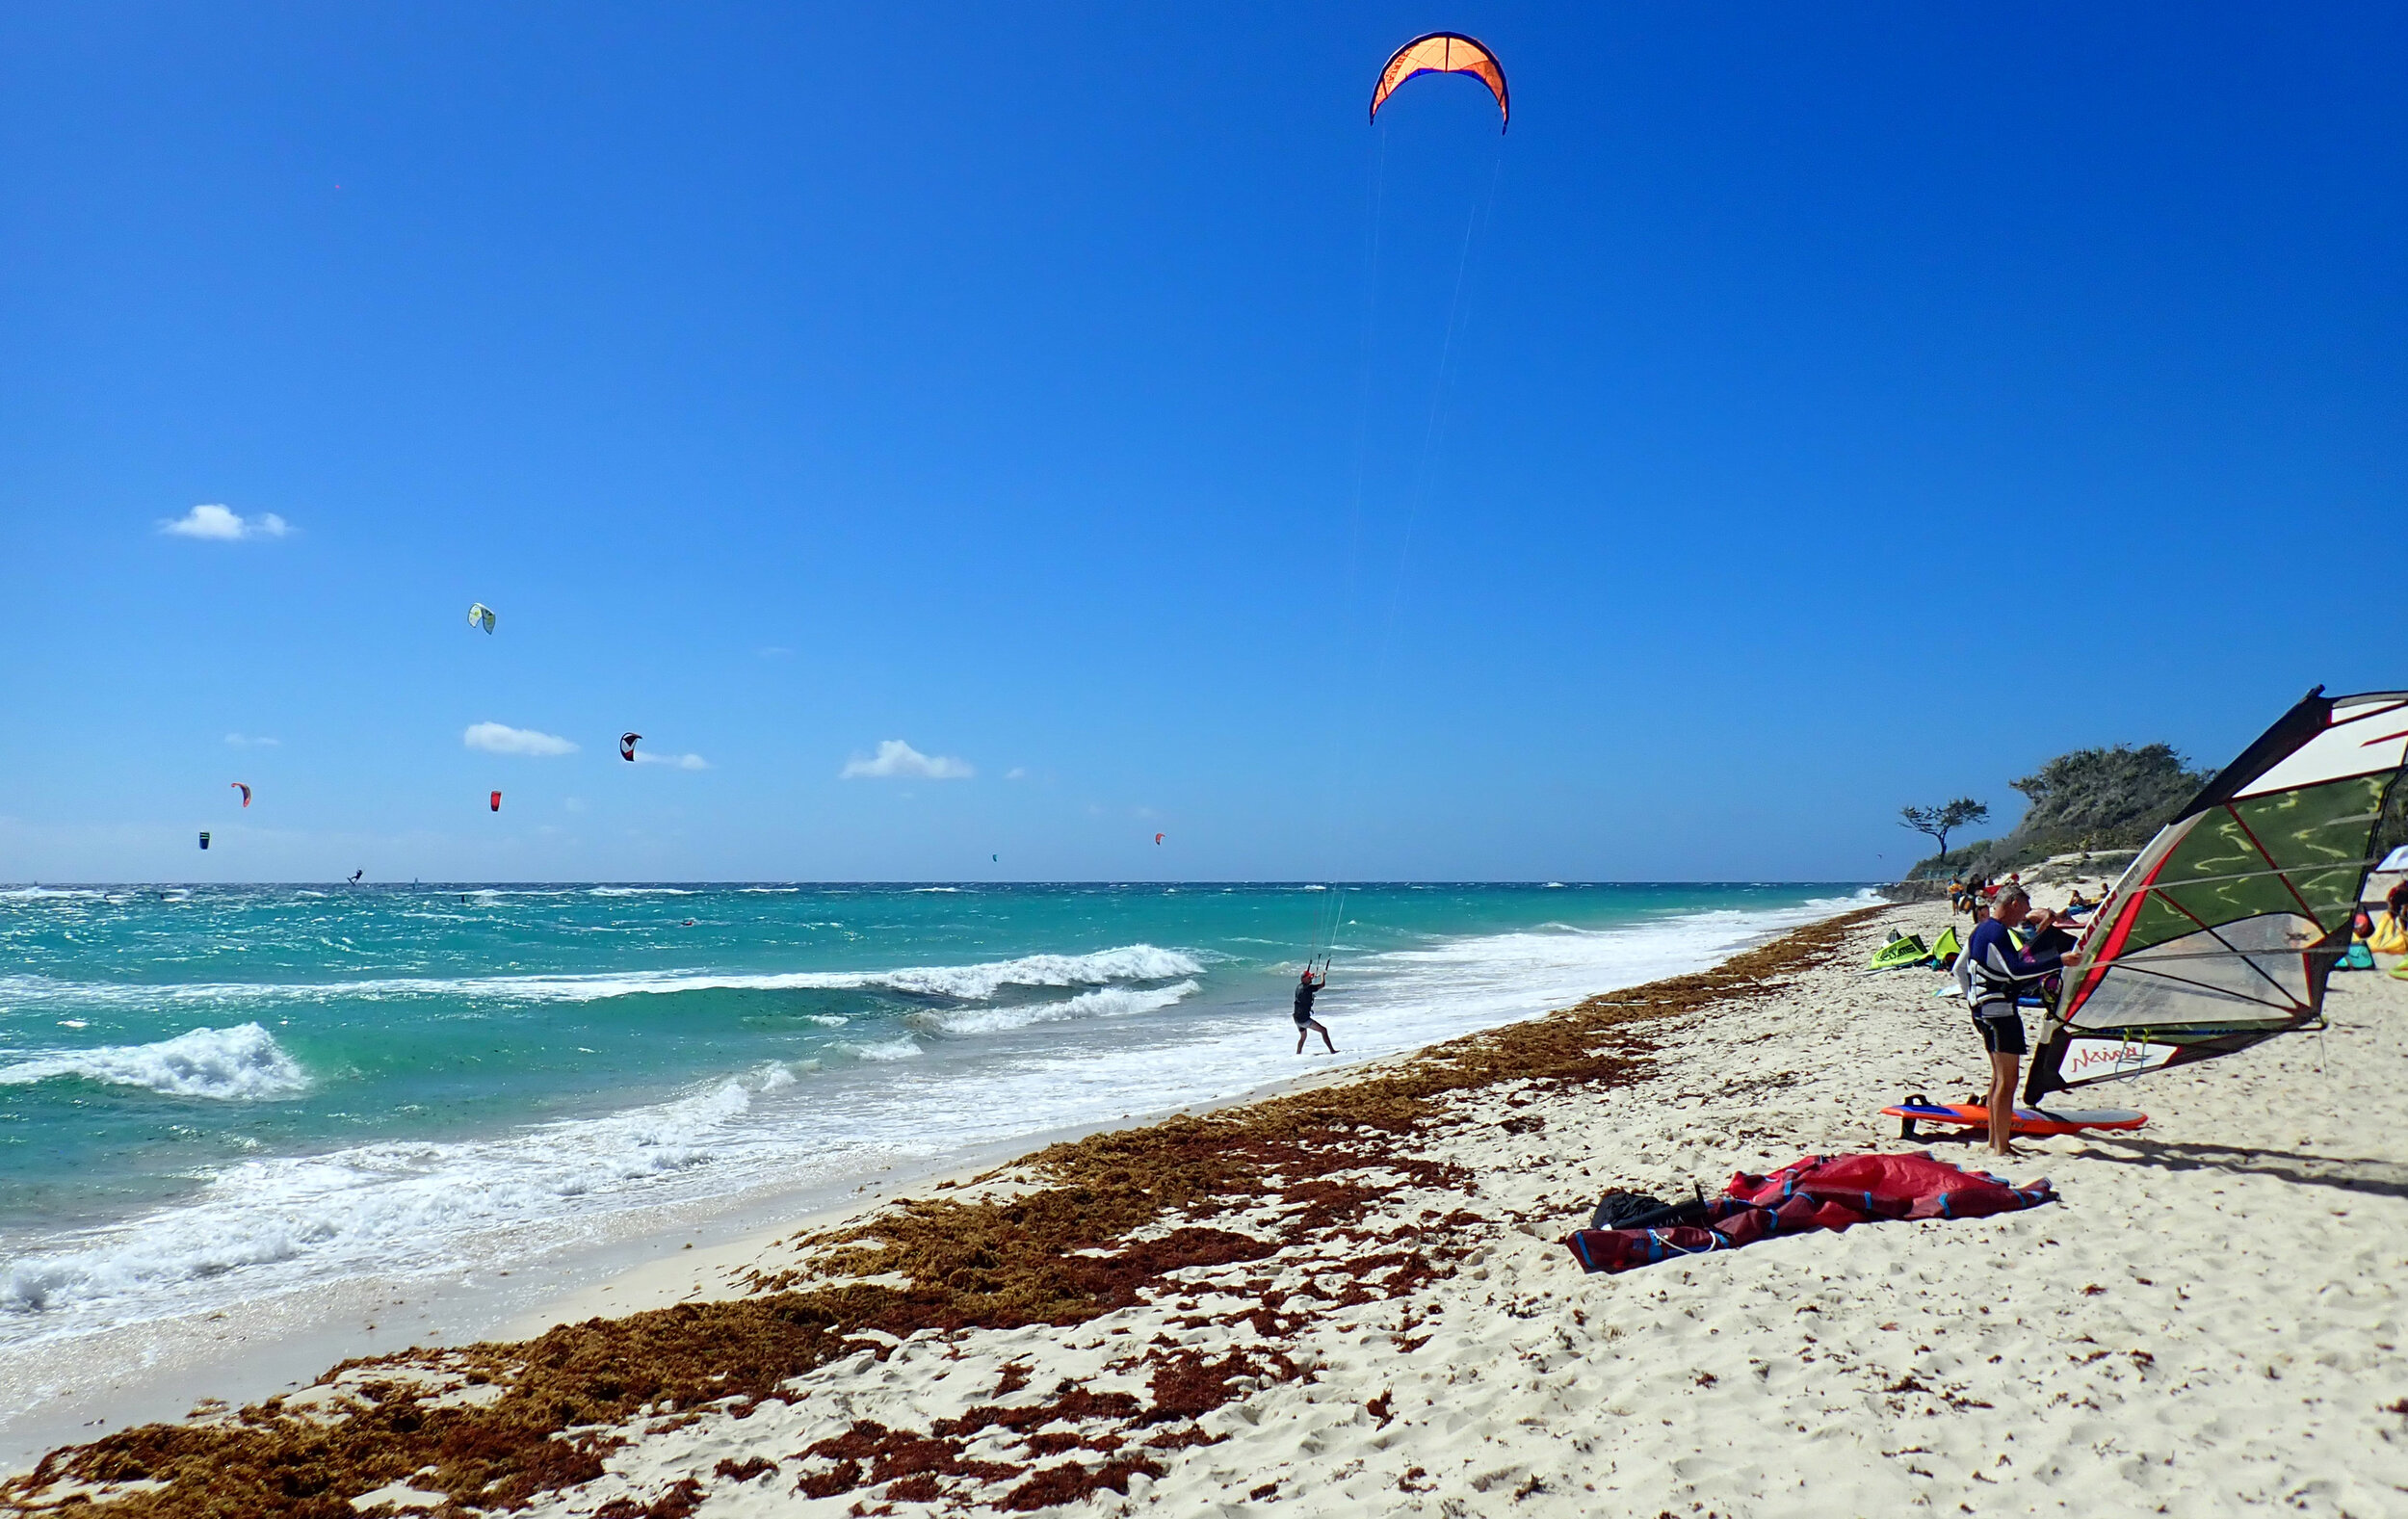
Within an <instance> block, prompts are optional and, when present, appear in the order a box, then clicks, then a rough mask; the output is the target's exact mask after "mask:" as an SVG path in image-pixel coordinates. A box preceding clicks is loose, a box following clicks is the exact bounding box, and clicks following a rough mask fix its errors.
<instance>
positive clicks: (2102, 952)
mask: <svg viewBox="0 0 2408 1519" xmlns="http://www.w3.org/2000/svg"><path fill="white" fill-rule="evenodd" d="M2323 689H2324V688H2322V687H2321V686H2319V687H2317V688H2316V690H2315V691H2313V692H2310V693H2309V694H2307V696H2305V697H2304V698H2302V699H2301V701H2300V702H2299V704H2298V705H2297V706H2295V707H2293V708H2291V710H2290V712H2288V713H2286V714H2284V716H2283V718H2282V720H2280V721H2278V722H2276V723H2275V724H2274V726H2272V727H2270V728H2268V729H2266V731H2265V733H2264V735H2263V736H2261V737H2260V738H2259V739H2258V741H2257V742H2256V743H2255V744H2252V745H2250V746H2249V747H2248V748H2246V749H2244V750H2243V751H2242V752H2241V755H2240V757H2239V758H2238V759H2236V760H2235V761H2233V763H2232V764H2230V765H2228V766H2226V767H2225V768H2224V771H2223V773H2221V774H2219V775H2217V776H2216V777H2215V779H2214V780H2212V781H2211V782H2209V783H2208V787H2207V789H2206V790H2205V791H2202V792H2201V793H2200V794H2199V795H2198V796H2197V797H2195V798H2193V799H2191V801H2190V803H2189V804H2188V805H2187V806H2186V807H2185V808H2184V809H2183V810H2182V811H2181V812H2180V813H2178V814H2177V815H2176V816H2175V818H2174V821H2173V822H2171V823H2169V824H2167V825H2165V827H2164V828H2163V829H2161V830H2160V831H2159V833H2158V836H2157V837H2156V838H2154V839H2152V840H2150V842H2149V847H2148V848H2147V849H2145V850H2143V851H2141V852H2140V856H2139V857H2138V858H2137V859H2135V860H2133V863H2132V865H2131V866H2130V867H2129V868H2128V869H2127V870H2126V871H2125V872H2124V877H2123V878H2122V879H2121V880H2119V881H2117V882H2116V884H2115V889H2114V891H2112V892H2111V893H2109V894H2108V896H2107V902H2106V903H2105V904H2103V905H2102V906H2101V907H2100V909H2099V911H2098V913H2097V915H2096V916H2095V917H2094V918H2093V920H2092V921H2093V924H2094V925H2095V926H2094V927H2093V928H2092V930H2090V933H2089V936H2088V938H2087V940H2086V941H2085V942H2084V944H2083V946H2082V950H2081V955H2080V956H2079V957H2078V958H2077V959H2075V960H2074V961H2073V962H2071V963H2070V964H2068V965H2067V967H2066V970H2065V976H2064V985H2063V990H2062V991H2061V992H2060V993H2059V994H2058V997H2057V1004H2056V1006H2055V1008H2053V1009H2051V1011H2050V1012H2049V1014H2048V1017H2047V1018H2046V1020H2045V1022H2044V1023H2043V1025H2042V1034H2041V1046H2040V1050H2039V1052H2038V1054H2036V1055H2035V1056H2034V1057H2033V1059H2032V1062H2031V1075H2030V1078H2029V1079H2028V1081H2027V1082H2026V1084H2025V1087H2024V1100H2025V1101H2026V1102H2028V1103H2038V1102H2040V1101H2041V1100H2043V1099H2044V1098H2046V1097H2047V1096H2048V1094H2049V1093H2050V1092H2052V1091H2058V1090H2062V1089H2064V1088H2066V1087H2085V1086H2088V1085H2090V1084H2091V1083H2093V1082H2102V1081H2111V1080H2114V1079H2115V1078H2117V1077H2122V1076H2133V1075H2137V1074H2139V1073H2141V1072H2143V1071H2151V1070H2161V1069H2163V1068H2165V1067H2167V1066H2171V1065H2183V1064H2187V1063H2189V1062H2190V1061H2203V1060H2208V1059H2211V1058H2212V1057H2214V1056H2218V1055H2230V1054H2232V1053H2233V1052H2234V1051H2236V1050H2244V1049H2247V1048H2248V1047H2249V1046H2251V1045H2253V1044H2256V1043H2259V1042H2260V1041H2262V1040H2264V1039H2268V1038H2271V1037H2273V1036H2274V1035H2275V1034H2289V1033H2291V1032H2293V1031H2295V1030H2299V1029H2306V1028H2318V1027H2321V1026H2322V1024H2323V1018H2324V987H2325V982H2326V980H2327V979H2328V978H2329V977H2330V976H2331V975H2332V973H2333V965H2334V962H2335V961H2336V960H2338V959H2340V958H2341V957H2342V956H2343V955H2344V954H2346V953H2347V951H2348V948H2349V940H2350V926H2351V922H2352V920H2353V918H2354V917H2355V915H2356V912H2357V909H2358V894H2359V891H2360V888H2361V887H2362V886H2363V885H2364V884H2365V881H2366V877H2367V871H2368V869H2369V866H2371V865H2373V864H2374V863H2375V862H2376V861H2377V860H2379V859H2381V858H2382V856H2383V854H2384V853H2385V852H2386V851H2389V850H2390V849H2391V848H2393V847H2394V846H2395V845H2397V844H2400V843H2402V842H2408V839H2403V838H2402V837H2401V836H2400V835H2401V834H2402V833H2403V832H2404V831H2408V830H2404V829H2403V827H2402V824H2401V821H2400V819H2401V805H2402V803H2408V794H2403V795H2402V797H2401V798H2400V799H2399V800H2398V801H2395V799H2394V795H2393V793H2394V789H2395V786H2396V785H2397V782H2398V780H2399V777H2400V774H2401V766H2402V764H2403V763H2408V692H2382V693H2372V694H2364V695H2356V696H2327V695H2324V694H2323Z"/></svg>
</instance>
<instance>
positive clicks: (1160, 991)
mask: <svg viewBox="0 0 2408 1519" xmlns="http://www.w3.org/2000/svg"><path fill="white" fill-rule="evenodd" d="M1201 984H1202V983H1201V982H1193V981H1183V982H1179V983H1178V984H1176V985H1173V986H1157V987H1152V988H1149V989H1144V990H1132V989H1129V988H1126V987H1120V986H1106V987H1102V988H1099V989H1097V990H1095V991H1083V992H1080V993H1079V994H1078V995H1077V996H1075V997H1065V998H1063V999H1062V1000H1060V1002H1033V1003H1024V1004H1022V1005H1020V1006H1018V1007H1014V1008H961V1009H959V1010H957V1011H953V1012H928V1013H921V1014H919V1015H918V1019H917V1021H919V1022H920V1023H922V1024H925V1025H926V1026H927V1027H928V1028H929V1029H930V1030H932V1031H934V1032H936V1033H938V1034H1000V1033H1002V1032H1003V1031H1005V1030H1007V1029H1025V1028H1027V1027H1028V1026H1029V1025H1030V1024H1033V1023H1055V1022H1059V1021H1060V1020H1063V1019H1066V1018H1091V1017H1106V1018H1112V1017H1126V1016H1128V1015H1129V1014H1131V1013H1136V1012H1155V1011H1158V1010H1160V1009H1161V1008H1167V1007H1169V1006H1171V1005H1172V1004H1173V1003H1176V1002H1179V1001H1181V1000H1183V999H1185V998H1188V997H1191V996H1193V995H1194V994H1195V993H1196V992H1197V991H1198V990H1199V989H1200V988H1201Z"/></svg>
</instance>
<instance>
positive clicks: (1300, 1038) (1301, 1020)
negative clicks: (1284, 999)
mask: <svg viewBox="0 0 2408 1519" xmlns="http://www.w3.org/2000/svg"><path fill="white" fill-rule="evenodd" d="M1328 987H1329V973H1328V972H1327V971H1323V972H1322V975H1321V980H1319V981H1315V980H1314V979H1313V967H1311V966H1310V965H1307V966H1306V967H1304V974H1303V975H1302V976H1301V977H1299V978H1298V979H1297V981H1296V1053H1297V1054H1298V1055H1301V1054H1303V1053H1304V1041H1305V1038H1306V1037H1307V1036H1308V1035H1310V1034H1320V1035H1321V1036H1322V1043H1323V1044H1327V1045H1329V1053H1330V1054H1332V1055H1335V1054H1337V1053H1338V1046H1337V1045H1335V1044H1332V1043H1330V1038H1329V1031H1328V1030H1327V1029H1324V1028H1322V1023H1321V1020H1320V1019H1319V1018H1316V1017H1314V1016H1313V999H1314V998H1315V997H1318V996H1320V995H1321V994H1322V992H1323V991H1325V990H1327V989H1328Z"/></svg>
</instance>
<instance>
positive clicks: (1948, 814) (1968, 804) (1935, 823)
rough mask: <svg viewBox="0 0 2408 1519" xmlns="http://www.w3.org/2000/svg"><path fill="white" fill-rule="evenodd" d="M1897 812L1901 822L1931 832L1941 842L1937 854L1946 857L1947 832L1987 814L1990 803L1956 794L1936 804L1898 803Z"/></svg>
mask: <svg viewBox="0 0 2408 1519" xmlns="http://www.w3.org/2000/svg"><path fill="white" fill-rule="evenodd" d="M1989 816H1990V806H1989V804H1988V803H1987V802H1980V801H1976V800H1975V799H1973V798H1971V797H1959V798H1957V799H1955V800H1954V801H1948V802H1942V803H1941V804H1940V805H1939V806H1936V807H1900V808H1898V818H1899V820H1900V826H1903V827H1909V828H1912V829H1914V830H1915V831H1916V832H1917V833H1928V834H1930V835H1931V837H1932V838H1933V839H1934V840H1935V841H1936V842H1937V843H1938V844H1939V846H1940V858H1942V859H1944V860H1945V859H1947V858H1948V857H1949V835H1950V833H1951V832H1953V831H1955V830H1956V829H1958V828H1961V827H1964V826H1965V825H1967V824H1971V823H1979V822H1981V821H1982V820H1983V819H1984V818H1987V817H1989Z"/></svg>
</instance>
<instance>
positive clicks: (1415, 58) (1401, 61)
mask: <svg viewBox="0 0 2408 1519" xmlns="http://www.w3.org/2000/svg"><path fill="white" fill-rule="evenodd" d="M1424 74H1470V75H1471V76H1472V77H1473V78H1475V79H1477V80H1479V82H1480V83H1481V84H1484V85H1486V86H1487V87H1488V92H1489V93H1490V94H1492V95H1495V96H1496V97H1497V130H1498V131H1500V132H1502V131H1504V130H1505V126H1506V124H1507V123H1508V121H1509V120H1510V118H1511V116H1512V112H1511V109H1510V108H1509V107H1508V105H1507V104H1506V101H1507V98H1508V97H1507V95H1506V93H1505V65H1502V64H1500V63H1498V62H1497V55H1496V54H1494V53H1492V52H1490V51H1489V50H1488V48H1487V46H1486V45H1485V44H1484V43H1482V42H1479V40H1477V39H1473V38H1468V37H1465V36H1464V35H1463V34H1462V33H1460V32H1432V33H1430V34H1429V35H1427V36H1426V37H1417V38H1415V39H1413V40H1411V41H1410V42H1407V43H1405V44H1404V45H1403V46H1402V47H1400V48H1398V49H1397V50H1396V52H1394V53H1393V54H1391V55H1389V59H1388V66H1387V67H1385V68H1383V69H1381V70H1380V71H1379V88H1378V89H1376V90H1374V91H1373V92H1372V119H1373V120H1374V121H1377V120H1378V119H1379V108H1380V107H1381V106H1382V105H1385V104H1386V103H1387V100H1388V97H1389V96H1390V95H1392V94H1395V93H1396V92H1397V87H1398V86H1400V85H1401V84H1403V83H1404V82H1405V81H1406V80H1408V79H1418V78H1420V77H1421V76H1422V75H1424Z"/></svg>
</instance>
